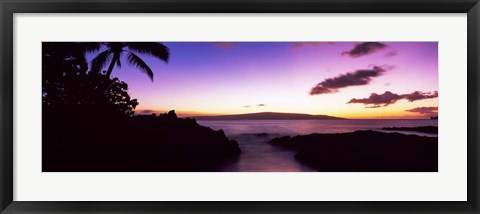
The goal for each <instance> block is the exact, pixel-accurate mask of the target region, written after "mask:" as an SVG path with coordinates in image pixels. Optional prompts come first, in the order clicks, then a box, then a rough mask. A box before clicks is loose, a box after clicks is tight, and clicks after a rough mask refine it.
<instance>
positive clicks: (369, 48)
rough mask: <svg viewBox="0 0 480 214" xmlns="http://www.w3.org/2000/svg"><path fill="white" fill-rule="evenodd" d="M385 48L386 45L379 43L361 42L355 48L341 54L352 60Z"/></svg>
mask: <svg viewBox="0 0 480 214" xmlns="http://www.w3.org/2000/svg"><path fill="white" fill-rule="evenodd" d="M386 47H387V45H385V44H383V43H380V42H362V43H357V44H355V46H354V47H353V48H352V49H351V50H349V51H345V52H343V53H342V55H347V56H350V57H353V58H357V57H361V56H365V55H368V54H372V53H375V52H377V51H379V50H382V49H384V48H386Z"/></svg>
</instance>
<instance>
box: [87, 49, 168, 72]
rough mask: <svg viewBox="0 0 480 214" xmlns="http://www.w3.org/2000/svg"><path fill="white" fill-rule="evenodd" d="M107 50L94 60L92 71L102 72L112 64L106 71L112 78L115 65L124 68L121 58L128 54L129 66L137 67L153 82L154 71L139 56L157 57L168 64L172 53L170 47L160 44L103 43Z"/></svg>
mask: <svg viewBox="0 0 480 214" xmlns="http://www.w3.org/2000/svg"><path fill="white" fill-rule="evenodd" d="M102 45H103V46H105V47H106V48H107V49H106V50H104V51H102V52H101V53H99V54H98V55H97V56H96V57H95V58H94V59H93V60H92V71H93V72H94V73H100V71H101V70H102V69H103V68H104V67H105V66H106V64H107V63H108V62H110V64H109V66H108V69H107V71H106V75H107V77H110V76H111V74H112V71H113V68H114V67H115V65H117V66H118V67H121V66H122V63H121V58H122V56H123V54H126V57H127V62H128V64H130V65H132V66H135V67H137V68H138V69H139V70H140V71H142V72H145V73H146V74H147V75H148V77H149V78H150V80H152V81H153V71H152V69H151V68H150V67H149V66H148V65H147V63H145V61H143V60H142V58H140V57H139V56H138V55H137V54H144V55H148V56H152V57H155V58H157V59H159V60H161V61H164V62H168V59H169V57H170V53H169V50H168V47H166V46H165V45H163V44H161V43H158V42H103V43H102Z"/></svg>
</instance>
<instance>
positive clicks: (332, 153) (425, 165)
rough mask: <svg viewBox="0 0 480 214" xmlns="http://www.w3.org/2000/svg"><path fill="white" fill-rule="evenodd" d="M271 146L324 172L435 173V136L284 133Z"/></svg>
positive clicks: (377, 133)
mask: <svg viewBox="0 0 480 214" xmlns="http://www.w3.org/2000/svg"><path fill="white" fill-rule="evenodd" d="M270 143H271V144H272V145H276V146H280V147H283V148H285V149H291V150H295V151H296V155H295V158H296V159H297V160H299V161H301V162H303V163H306V164H308V165H310V166H312V167H314V168H315V169H317V170H318V171H326V172H436V171H438V138H437V137H424V136H418V135H406V134H400V133H384V132H377V131H355V132H350V133H338V134H310V135H299V136H295V137H290V136H284V137H278V138H274V139H272V140H271V141H270Z"/></svg>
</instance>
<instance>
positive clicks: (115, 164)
mask: <svg viewBox="0 0 480 214" xmlns="http://www.w3.org/2000/svg"><path fill="white" fill-rule="evenodd" d="M47 118H50V120H46V121H48V122H44V124H43V127H44V129H43V144H42V145H43V147H42V152H43V156H42V157H43V159H42V169H43V171H46V172H54V171H57V172H80V171H81V172H93V171H97V172H98V171H104V172H112V171H119V172H133V171H144V172H147V171H148V172H151V171H159V172H165V171H172V172H174V171H213V170H214V169H215V167H217V166H218V165H221V164H222V163H223V162H225V161H227V160H228V159H230V158H232V157H235V156H237V155H238V154H239V153H240V148H239V147H238V143H237V142H236V141H234V140H229V139H228V138H227V137H226V136H225V134H224V133H223V131H214V130H212V129H211V128H208V127H204V126H201V125H199V124H197V123H196V122H195V120H193V119H183V118H178V117H177V116H176V115H175V113H174V112H173V111H170V112H169V113H168V114H161V115H159V116H157V117H152V116H151V115H138V116H133V117H129V118H125V119H124V120H117V121H112V122H109V121H105V120H102V119H101V118H88V116H84V117H83V118H84V121H85V123H84V122H82V123H72V121H70V119H71V118H68V117H65V118H55V119H53V118H52V115H50V117H47ZM73 121H78V120H73Z"/></svg>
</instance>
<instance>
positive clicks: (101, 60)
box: [91, 50, 112, 72]
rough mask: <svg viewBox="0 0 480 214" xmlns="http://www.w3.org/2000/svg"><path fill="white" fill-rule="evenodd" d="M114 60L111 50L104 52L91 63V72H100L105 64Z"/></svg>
mask: <svg viewBox="0 0 480 214" xmlns="http://www.w3.org/2000/svg"><path fill="white" fill-rule="evenodd" d="M111 58H112V52H111V51H110V50H106V51H103V52H101V53H99V54H98V55H97V56H96V57H95V58H94V59H93V60H92V62H91V66H92V68H91V71H92V72H100V71H101V69H102V68H103V67H105V64H107V62H109V61H110V59H111Z"/></svg>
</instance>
